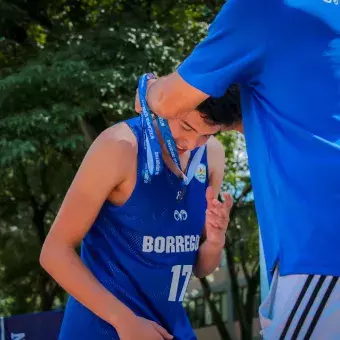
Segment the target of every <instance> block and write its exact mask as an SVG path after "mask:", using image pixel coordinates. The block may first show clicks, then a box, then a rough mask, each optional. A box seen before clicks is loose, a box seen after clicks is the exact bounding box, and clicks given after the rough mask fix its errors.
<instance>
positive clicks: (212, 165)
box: [194, 138, 232, 277]
mask: <svg viewBox="0 0 340 340" xmlns="http://www.w3.org/2000/svg"><path fill="white" fill-rule="evenodd" d="M224 161H225V157H224V148H223V146H222V144H221V143H220V142H219V141H217V140H216V139H215V138H213V139H211V140H209V142H208V165H209V172H210V175H209V184H210V187H209V188H208V190H207V194H206V196H207V204H208V209H207V216H206V226H205V232H204V241H203V243H202V244H201V246H200V248H199V250H198V258H197V262H196V265H195V268H194V274H195V275H196V276H197V277H204V276H207V275H209V274H211V273H212V272H213V271H214V270H215V269H216V268H217V267H218V266H219V265H220V262H221V255H222V250H223V247H224V244H225V233H226V229H227V227H228V223H229V211H230V208H231V205H232V201H231V198H230V197H226V201H225V202H224V203H221V202H219V201H218V200H217V199H216V198H217V197H218V194H219V192H220V190H221V184H222V180H223V176H224ZM209 211H210V212H212V213H213V214H214V215H210V214H209Z"/></svg>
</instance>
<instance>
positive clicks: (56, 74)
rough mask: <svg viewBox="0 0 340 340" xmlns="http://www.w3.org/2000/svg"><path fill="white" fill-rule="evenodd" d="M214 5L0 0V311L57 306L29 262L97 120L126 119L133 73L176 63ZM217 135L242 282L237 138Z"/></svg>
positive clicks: (249, 266) (246, 186)
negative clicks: (231, 203) (230, 199)
mask: <svg viewBox="0 0 340 340" xmlns="http://www.w3.org/2000/svg"><path fill="white" fill-rule="evenodd" d="M223 3H224V1H223V0H210V1H202V0H176V1H175V0H157V1H152V0H130V1H125V0H56V1H53V2H52V1H46V0H37V1H34V2H32V1H30V2H28V1H26V0H2V1H0V13H1V16H0V315H1V314H2V315H11V314H16V313H26V312H33V311H41V310H49V309H51V308H56V307H62V306H63V305H64V302H65V294H64V293H63V291H62V290H61V289H60V288H59V287H58V285H57V284H56V283H55V282H54V281H53V280H51V279H50V278H49V277H48V276H47V275H46V274H45V273H44V272H43V271H42V270H41V269H40V267H39V264H38V257H39V252H40V248H41V245H42V243H43V241H44V239H45V236H46V233H47V232H48V229H49V227H50V225H51V223H52V221H53V219H54V217H55V215H56V212H57V210H58V207H59V206H60V203H61V200H62V198H63V197H64V195H65V193H66V191H67V188H68V186H69V184H70V182H71V181H72V178H73V176H74V174H75V172H76V170H77V167H78V166H79V164H80V161H81V159H82V157H83V156H84V153H85V151H86V149H87V148H88V146H89V144H90V143H91V142H92V141H93V139H94V138H95V137H96V136H97V135H98V134H99V133H100V132H101V131H102V130H104V129H105V128H106V127H108V126H109V125H111V124H114V123H116V122H119V121H121V120H123V119H126V118H129V117H131V116H133V115H135V113H134V110H133V107H134V94H135V89H136V84H137V80H138V77H139V76H140V75H141V74H142V73H144V72H148V71H154V72H155V73H156V74H159V75H163V74H167V73H169V72H171V71H172V70H174V68H175V67H176V66H177V65H178V64H179V63H180V62H181V61H182V60H183V59H184V58H185V57H186V56H187V55H188V54H189V53H190V51H191V50H192V48H193V47H194V46H195V45H196V44H197V43H198V42H199V41H200V40H201V39H202V38H203V37H204V35H205V34H206V32H207V28H208V25H209V23H210V22H211V20H212V19H213V18H214V16H215V15H216V13H217V12H218V10H219V9H220V7H221V5H222V4H223ZM219 138H220V139H221V141H222V142H223V144H224V145H225V148H226V157H227V160H226V166H227V168H226V176H225V189H227V190H228V191H229V192H231V193H232V194H233V196H234V199H235V202H236V203H235V206H234V210H233V216H232V221H231V227H230V231H229V234H228V247H227V248H228V249H229V251H230V252H232V257H233V260H234V261H232V262H233V263H231V264H230V265H231V266H233V267H234V269H235V270H236V275H238V276H240V275H242V276H244V275H246V277H247V276H248V279H249V280H250V279H252V278H254V277H257V276H256V275H257V274H258V236H257V235H258V234H257V221H256V216H255V212H254V204H253V198H252V193H251V187H250V180H249V172H248V166H247V160H246V155H245V145H244V140H243V139H242V137H240V136H239V135H238V134H236V133H225V134H223V135H221V136H219ZM236 280H237V278H236ZM249 282H250V283H251V281H249ZM255 285H256V287H257V286H258V280H257V281H256V282H255ZM235 289H236V288H235ZM240 300H241V298H240ZM241 304H242V308H243V313H245V312H244V308H246V307H247V304H246V301H242V303H241ZM240 306H241V305H240ZM240 308H241V307H240ZM241 312H242V311H241V309H240V313H241ZM244 339H245V338H244Z"/></svg>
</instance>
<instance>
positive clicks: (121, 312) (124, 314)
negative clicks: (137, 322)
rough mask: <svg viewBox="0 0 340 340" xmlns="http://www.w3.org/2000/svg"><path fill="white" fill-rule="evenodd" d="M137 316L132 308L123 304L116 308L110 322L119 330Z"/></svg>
mask: <svg viewBox="0 0 340 340" xmlns="http://www.w3.org/2000/svg"><path fill="white" fill-rule="evenodd" d="M136 317H137V316H136V314H135V313H134V312H133V311H132V310H131V309H130V308H128V307H126V306H125V305H123V306H121V308H117V309H115V311H114V313H113V314H112V315H111V318H110V324H111V325H112V326H113V327H114V328H115V329H116V330H117V332H119V331H120V329H121V328H122V327H124V325H126V324H129V323H131V322H132V321H133V320H134V319H135V318H136Z"/></svg>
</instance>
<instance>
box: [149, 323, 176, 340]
mask: <svg viewBox="0 0 340 340" xmlns="http://www.w3.org/2000/svg"><path fill="white" fill-rule="evenodd" d="M151 322H152V325H153V327H154V328H155V329H156V330H157V332H158V333H159V334H160V335H161V336H162V337H163V338H164V339H166V340H171V339H173V338H174V337H173V336H172V335H171V334H170V333H169V332H168V331H167V330H166V329H165V328H163V327H162V326H160V325H159V324H158V323H156V322H154V321H151Z"/></svg>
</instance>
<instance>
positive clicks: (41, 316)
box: [0, 311, 64, 340]
mask: <svg viewBox="0 0 340 340" xmlns="http://www.w3.org/2000/svg"><path fill="white" fill-rule="evenodd" d="M63 314H64V313H63V312H62V311H60V312H59V311H51V312H43V313H35V314H25V315H16V316H12V317H9V318H5V320H4V321H5V322H4V331H5V338H4V339H5V340H31V339H32V340H46V339H48V340H57V339H58V334H59V330H60V326H61V322H62V319H63ZM0 340H2V338H1V336H0Z"/></svg>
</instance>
